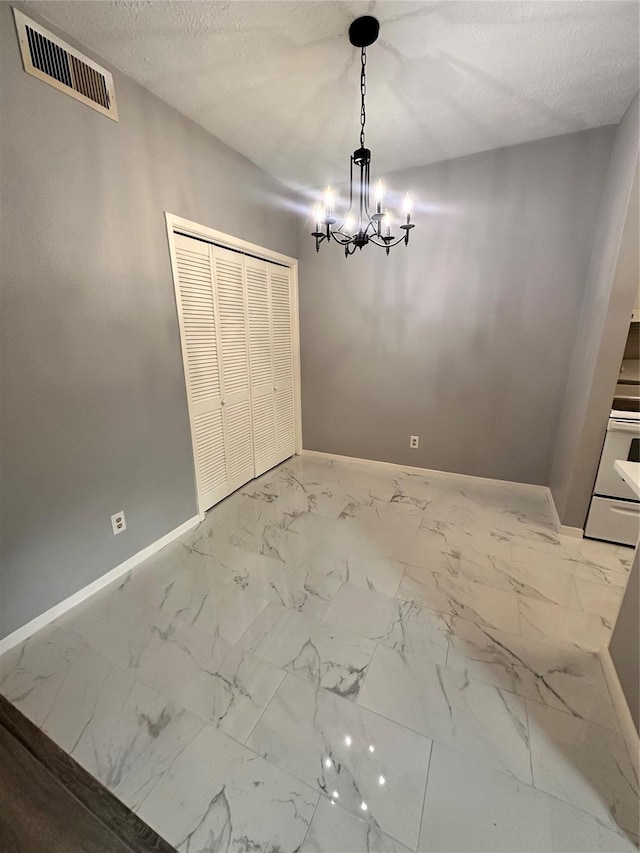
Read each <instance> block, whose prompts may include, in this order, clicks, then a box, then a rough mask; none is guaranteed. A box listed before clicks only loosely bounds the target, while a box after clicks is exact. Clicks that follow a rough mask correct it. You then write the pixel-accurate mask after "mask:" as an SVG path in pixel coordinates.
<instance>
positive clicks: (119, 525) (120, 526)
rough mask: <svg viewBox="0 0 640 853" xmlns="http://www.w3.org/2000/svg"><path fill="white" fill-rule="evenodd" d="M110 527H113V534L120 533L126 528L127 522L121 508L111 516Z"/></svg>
mask: <svg viewBox="0 0 640 853" xmlns="http://www.w3.org/2000/svg"><path fill="white" fill-rule="evenodd" d="M111 527H112V528H113V535H114V536H117V535H118V533H122V531H123V530H126V529H127V522H126V519H125V517H124V512H123V511H122V510H121V511H120V512H117V513H116V514H115V515H112V516H111Z"/></svg>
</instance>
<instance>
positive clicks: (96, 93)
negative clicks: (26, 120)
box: [13, 9, 118, 121]
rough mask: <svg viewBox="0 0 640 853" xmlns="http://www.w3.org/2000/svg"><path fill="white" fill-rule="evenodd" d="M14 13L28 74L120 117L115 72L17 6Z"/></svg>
mask: <svg viewBox="0 0 640 853" xmlns="http://www.w3.org/2000/svg"><path fill="white" fill-rule="evenodd" d="M13 14H14V17H15V20H16V28H17V30H18V40H19V42H20V50H21V52H22V62H23V65H24V70H25V71H26V72H27V74H33V76H34V77H38V78H39V79H40V80H44V82H45V83H49V85H51V86H55V88H56V89H60V91H61V92H66V94H67V95H71V97H72V98H75V99H76V100H78V101H81V102H82V103H83V104H86V105H87V106H88V107H93V109H94V110H98V112H99V113H102V114H103V115H105V116H109V118H112V119H113V120H114V121H118V110H117V107H116V96H115V92H114V90H113V77H112V75H111V74H110V73H109V72H108V71H107V70H106V69H104V68H101V67H100V66H99V65H98V64H97V63H95V62H93V61H92V60H91V59H89V58H88V57H87V56H84V55H83V54H82V53H80V51H78V50H75V48H73V47H71V45H68V44H67V43H66V42H64V41H62V39H60V38H58V36H55V35H54V34H53V33H50V32H49V31H48V30H45V28H44V27H41V26H40V24H37V23H36V22H35V21H32V20H31V19H30V18H27V17H26V15H23V14H22V12H20V11H18V9H14V10H13Z"/></svg>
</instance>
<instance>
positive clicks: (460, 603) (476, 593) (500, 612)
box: [397, 566, 519, 634]
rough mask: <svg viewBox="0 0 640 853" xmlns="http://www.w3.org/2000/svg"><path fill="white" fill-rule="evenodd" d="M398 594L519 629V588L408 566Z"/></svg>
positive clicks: (452, 612)
mask: <svg viewBox="0 0 640 853" xmlns="http://www.w3.org/2000/svg"><path fill="white" fill-rule="evenodd" d="M397 597H398V598H401V599H403V600H404V601H413V602H414V604H419V605H421V606H423V607H428V608H429V609H431V610H436V611H437V612H439V613H445V614H448V615H450V616H461V617H462V618H464V619H469V620H470V621H472V622H480V623H482V624H486V625H489V626H490V627H492V628H498V629H499V630H502V631H507V632H508V633H511V634H517V633H518V628H519V620H518V596H517V595H516V594H515V592H511V591H508V590H504V589H494V588H492V587H488V586H484V585H483V584H478V583H473V582H471V581H466V580H462V579H460V578H455V577H450V576H446V575H437V574H434V573H433V572H430V571H428V570H427V569H421V568H418V567H416V566H407V569H406V571H405V573H404V576H403V578H402V581H401V583H400V586H399V588H398V592H397Z"/></svg>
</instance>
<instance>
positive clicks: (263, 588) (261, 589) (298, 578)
mask: <svg viewBox="0 0 640 853" xmlns="http://www.w3.org/2000/svg"><path fill="white" fill-rule="evenodd" d="M231 582H232V584H235V585H236V586H238V587H240V589H244V590H247V591H248V592H250V593H252V594H253V595H256V596H259V597H261V598H265V599H268V600H269V601H273V602H275V603H276V604H282V605H284V606H285V607H289V608H291V609H292V610H299V611H300V612H301V613H307V614H309V615H311V616H317V617H320V616H322V614H323V613H324V612H325V610H326V609H327V607H328V606H329V603H330V601H331V600H332V598H333V596H334V595H335V594H336V592H337V591H338V589H339V587H340V579H339V578H335V577H330V576H328V575H325V574H322V573H320V572H314V571H313V570H312V569H310V568H308V567H306V566H305V564H304V562H302V563H299V564H297V565H292V564H291V563H282V562H280V560H274V559H272V558H271V557H263V556H262V554H254V555H253V557H252V559H251V560H250V561H249V563H248V564H247V565H246V566H245V567H244V568H243V569H242V570H239V571H237V572H236V573H235V574H234V575H233V577H232V579H231Z"/></svg>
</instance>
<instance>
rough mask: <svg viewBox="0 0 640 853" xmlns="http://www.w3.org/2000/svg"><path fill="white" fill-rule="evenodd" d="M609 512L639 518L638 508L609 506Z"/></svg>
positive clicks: (639, 510) (639, 511)
mask: <svg viewBox="0 0 640 853" xmlns="http://www.w3.org/2000/svg"><path fill="white" fill-rule="evenodd" d="M609 509H610V510H611V512H617V513H618V515H631V516H633V518H640V509H621V508H620V507H617V506H612V507H609Z"/></svg>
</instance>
